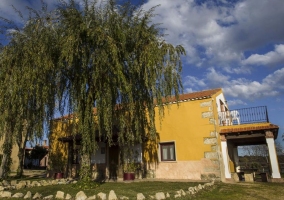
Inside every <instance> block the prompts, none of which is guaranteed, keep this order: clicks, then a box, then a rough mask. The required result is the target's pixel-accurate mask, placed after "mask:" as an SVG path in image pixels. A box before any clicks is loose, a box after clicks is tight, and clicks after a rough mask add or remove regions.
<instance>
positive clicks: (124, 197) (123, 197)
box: [119, 196, 129, 200]
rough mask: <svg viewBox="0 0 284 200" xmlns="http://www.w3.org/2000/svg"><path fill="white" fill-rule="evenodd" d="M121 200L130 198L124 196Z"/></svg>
mask: <svg viewBox="0 0 284 200" xmlns="http://www.w3.org/2000/svg"><path fill="white" fill-rule="evenodd" d="M119 199H122V200H124V199H129V198H128V197H126V196H122V197H120V198H119Z"/></svg>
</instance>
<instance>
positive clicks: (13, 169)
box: [0, 140, 19, 172]
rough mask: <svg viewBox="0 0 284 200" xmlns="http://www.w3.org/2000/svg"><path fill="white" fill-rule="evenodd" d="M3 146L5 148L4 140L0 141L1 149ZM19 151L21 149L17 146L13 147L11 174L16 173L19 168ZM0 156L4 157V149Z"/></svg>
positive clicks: (0, 151)
mask: <svg viewBox="0 0 284 200" xmlns="http://www.w3.org/2000/svg"><path fill="white" fill-rule="evenodd" d="M2 146H3V140H0V147H2ZM0 149H1V148H0ZM18 151H19V147H18V146H17V145H13V148H12V153H11V158H12V165H11V167H10V169H11V172H16V171H17V169H18V167H19V158H18ZM0 155H2V156H3V151H2V149H1V150H0Z"/></svg>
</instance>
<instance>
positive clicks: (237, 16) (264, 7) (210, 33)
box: [144, 0, 284, 73]
mask: <svg viewBox="0 0 284 200" xmlns="http://www.w3.org/2000/svg"><path fill="white" fill-rule="evenodd" d="M224 2H226V3H224ZM224 2H223V4H222V5H221V6H220V4H219V5H218V6H217V3H216V4H215V3H214V2H213V1H204V3H203V4H196V3H195V1H193V0H190V1H187V0H179V1H172V0H149V1H148V2H147V3H146V4H145V5H144V8H145V9H149V8H151V7H153V6H155V5H157V4H161V6H159V7H157V8H156V10H155V13H157V14H158V15H157V16H156V17H155V18H154V20H153V22H154V23H162V26H161V27H164V28H166V29H167V30H166V33H167V34H169V35H168V36H167V37H166V39H167V40H168V41H169V42H171V43H174V44H183V45H184V46H185V48H186V50H187V61H188V62H189V63H194V64H196V65H199V66H208V65H209V66H220V67H222V68H224V69H225V70H226V71H227V72H228V71H230V72H231V73H249V72H250V69H249V70H247V69H245V68H238V70H236V66H238V65H240V64H241V61H242V60H244V59H245V57H244V52H245V51H251V50H255V48H258V47H262V46H265V45H267V44H270V43H276V44H283V43H284V34H283V32H284V26H283V20H282V19H283V18H284V12H283V10H284V4H283V0H270V1H259V0H243V1H238V2H237V3H234V4H233V3H229V2H228V1H224ZM193 49H195V50H193ZM200 49H201V50H200Z"/></svg>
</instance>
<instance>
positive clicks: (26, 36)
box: [0, 4, 57, 178]
mask: <svg viewBox="0 0 284 200" xmlns="http://www.w3.org/2000/svg"><path fill="white" fill-rule="evenodd" d="M46 8H47V7H46V5H45V4H43V7H42V10H41V11H42V12H43V13H42V15H39V13H37V12H34V14H36V15H35V17H32V15H30V18H29V19H28V20H27V22H26V24H25V26H24V27H23V28H18V27H17V26H16V25H15V24H14V23H13V22H11V21H9V20H5V22H7V23H8V24H9V25H10V26H7V27H8V28H9V30H10V31H9V32H8V33H7V36H8V39H9V43H8V45H6V46H4V47H3V49H2V51H1V54H0V80H1V82H2V83H3V84H1V86H0V96H1V97H0V121H1V123H0V137H1V139H2V140H4V144H3V149H2V150H3V155H4V156H3V161H4V162H2V165H1V168H0V177H1V178H6V177H7V175H8V173H9V170H10V165H11V150H12V147H13V145H17V146H18V148H19V152H18V158H19V168H18V170H17V175H18V176H22V173H23V159H24V151H25V145H26V141H27V139H28V138H29V139H30V140H32V139H33V138H41V137H42V136H43V127H44V124H46V122H48V121H49V120H51V118H52V116H53V114H54V108H55V106H54V105H55V102H54V101H55V96H56V85H55V83H56V82H55V81H54V80H52V79H53V78H55V77H56V76H55V73H56V67H55V65H54V63H57V60H56V56H54V55H55V54H56V49H55V48H56V47H57V46H53V44H54V43H55V42H56V38H55V37H56V35H55V34H53V32H52V31H53V29H52V27H51V26H49V24H47V21H48V16H49V15H50V14H51V13H48V12H47V10H46ZM20 16H21V15H20ZM42 16H44V17H42ZM51 32H52V33H51ZM53 47H54V48H53ZM47 127H48V124H47Z"/></svg>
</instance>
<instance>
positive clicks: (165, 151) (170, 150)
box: [160, 142, 176, 161]
mask: <svg viewBox="0 0 284 200" xmlns="http://www.w3.org/2000/svg"><path fill="white" fill-rule="evenodd" d="M160 150H161V161H175V160H176V153H175V143H174V142H167V143H160Z"/></svg>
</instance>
